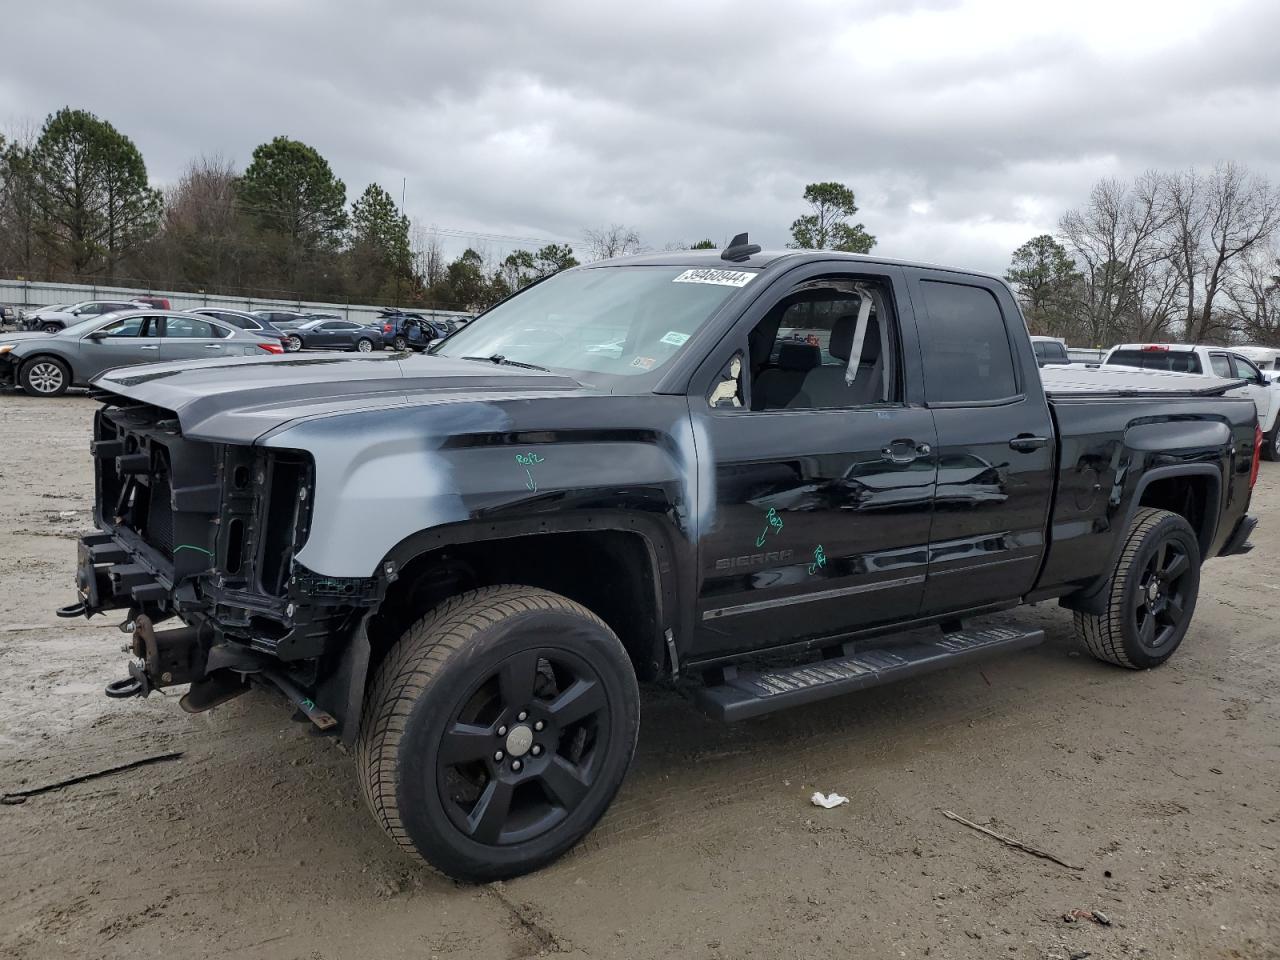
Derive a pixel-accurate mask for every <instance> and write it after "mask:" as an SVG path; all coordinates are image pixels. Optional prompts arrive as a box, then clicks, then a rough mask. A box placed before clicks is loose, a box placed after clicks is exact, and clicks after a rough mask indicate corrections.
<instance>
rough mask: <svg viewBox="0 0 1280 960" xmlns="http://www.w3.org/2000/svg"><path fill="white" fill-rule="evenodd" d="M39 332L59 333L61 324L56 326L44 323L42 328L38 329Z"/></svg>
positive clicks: (55, 324)
mask: <svg viewBox="0 0 1280 960" xmlns="http://www.w3.org/2000/svg"><path fill="white" fill-rule="evenodd" d="M40 331H41V332H42V333H61V332H62V326H61V324H57V323H46V324H45V325H44V326H42V327H41V328H40Z"/></svg>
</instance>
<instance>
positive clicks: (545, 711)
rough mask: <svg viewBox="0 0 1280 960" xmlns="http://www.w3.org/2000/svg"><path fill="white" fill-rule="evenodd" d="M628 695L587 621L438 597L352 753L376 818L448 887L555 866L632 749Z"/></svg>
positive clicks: (626, 669) (535, 602)
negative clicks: (442, 600)
mask: <svg viewBox="0 0 1280 960" xmlns="http://www.w3.org/2000/svg"><path fill="white" fill-rule="evenodd" d="M639 713H640V708H639V693H638V691H637V688H636V678H635V674H634V672H633V670H632V667H631V662H630V660H629V659H628V657H627V653H626V651H625V650H624V649H623V646H622V643H621V642H620V641H619V640H618V638H617V636H616V635H615V634H614V633H613V631H612V630H610V629H609V627H608V626H606V625H605V623H604V622H603V621H601V620H600V619H599V618H598V617H597V616H595V614H593V613H591V611H589V610H587V609H586V608H585V607H583V606H581V605H579V604H577V603H574V602H573V601H571V600H568V599H566V598H565V597H562V596H560V595H558V594H555V593H551V592H549V591H546V590H540V589H537V588H533V587H523V586H498V587H485V588H483V589H480V590H472V591H469V592H467V593H463V594H460V595H458V596H456V597H452V598H451V599H449V600H448V601H446V602H445V603H444V604H443V605H441V606H440V607H438V608H436V609H435V610H433V611H432V612H431V613H430V614H428V615H427V616H426V617H424V618H423V619H422V620H420V621H419V622H418V623H416V624H414V625H413V626H412V627H411V628H409V630H408V631H407V632H406V633H405V634H404V636H402V637H401V638H400V640H399V642H398V643H397V644H396V645H395V646H394V647H393V648H392V649H391V651H390V652H389V653H388V655H387V658H386V659H385V660H384V661H383V663H382V665H381V666H380V667H379V668H378V672H377V675H376V679H375V682H374V684H373V687H372V689H371V690H370V692H369V697H368V699H367V700H366V702H365V709H364V715H363V717H362V719H361V724H360V739H359V744H358V747H357V752H356V763H357V766H358V768H359V770H358V773H359V776H360V781H361V785H362V787H363V790H364V795H365V799H366V800H367V801H368V803H369V807H370V809H371V810H372V811H373V815H374V818H375V819H376V820H377V821H378V822H379V823H380V824H381V825H382V827H383V829H384V830H386V831H387V833H388V834H389V835H390V836H391V838H392V839H393V840H394V841H395V842H396V843H397V844H398V845H399V846H400V847H401V848H403V849H405V850H406V851H408V852H410V853H412V854H415V855H417V856H418V857H420V858H422V859H423V860H425V861H426V862H427V863H429V864H431V866H433V867H435V868H436V869H437V870H439V871H440V872H442V873H444V874H447V875H448V876H450V877H453V878H454V879H457V880H462V881H467V882H475V883H480V882H487V881H490V880H498V879H505V878H507V877H514V876H518V875H520V874H523V873H528V872H529V871H531V870H536V869H538V868H539V867H542V866H545V865H546V864H548V863H550V862H551V861H553V860H555V859H556V858H557V857H559V856H560V855H561V854H563V853H564V852H565V851H566V850H568V849H569V848H570V847H572V846H573V845H574V844H575V843H577V842H578V841H579V840H580V839H581V838H582V837H583V836H585V835H586V834H587V832H588V831H590V830H591V828H592V827H593V826H594V825H595V823H596V821H597V820H599V819H600V817H601V816H602V815H603V814H604V811H605V809H606V808H607V807H608V806H609V803H610V801H612V800H613V797H614V794H615V793H617V790H618V787H619V785H620V784H621V783H622V778H623V776H624V775H625V774H626V771H627V767H628V766H629V765H630V763H631V757H632V754H633V753H634V752H635V746H636V737H637V734H638V732H639V722H640V721H639Z"/></svg>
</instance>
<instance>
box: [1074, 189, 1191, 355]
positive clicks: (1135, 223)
mask: <svg viewBox="0 0 1280 960" xmlns="http://www.w3.org/2000/svg"><path fill="white" fill-rule="evenodd" d="M1169 222H1170V212H1169V208H1168V203H1167V202H1166V198H1165V196H1164V190H1163V178H1162V177H1161V176H1160V175H1159V174H1157V173H1155V172H1147V173H1145V174H1143V175H1142V176H1140V177H1138V178H1137V179H1136V180H1135V181H1134V182H1133V183H1126V182H1124V181H1122V180H1115V179H1107V180H1100V181H1098V182H1097V183H1096V184H1094V187H1093V190H1092V191H1091V192H1090V195H1089V202H1088V203H1086V204H1085V205H1084V206H1083V207H1081V208H1079V209H1076V210H1070V211H1068V212H1067V213H1066V214H1064V215H1063V217H1062V220H1061V221H1060V224H1059V229H1060V231H1061V234H1062V237H1063V239H1064V240H1065V241H1066V244H1067V247H1068V249H1069V250H1070V251H1071V253H1072V255H1073V256H1074V257H1075V259H1076V260H1077V262H1078V263H1079V265H1080V267H1081V272H1082V273H1083V274H1084V278H1085V279H1084V293H1085V316H1084V317H1083V318H1082V319H1083V320H1084V323H1083V326H1084V328H1085V329H1086V330H1087V332H1088V335H1089V339H1090V342H1091V345H1093V346H1101V345H1104V344H1109V343H1114V342H1116V340H1118V339H1122V338H1124V337H1127V336H1129V335H1132V334H1133V333H1136V332H1137V331H1138V330H1140V329H1142V328H1143V327H1144V326H1147V325H1149V321H1150V319H1151V307H1152V304H1150V303H1148V302H1146V301H1145V299H1144V298H1145V297H1146V296H1148V295H1149V294H1150V293H1151V292H1152V291H1153V289H1157V288H1158V289H1160V290H1163V289H1164V287H1163V285H1160V284H1156V285H1155V286H1154V287H1153V281H1152V278H1151V276H1150V274H1151V271H1152V270H1154V269H1156V268H1157V267H1161V266H1162V265H1165V264H1167V263H1168V262H1169V253H1168V248H1167V244H1166V242H1165V241H1166V238H1165V236H1164V234H1165V231H1166V228H1167V227H1168V225H1169Z"/></svg>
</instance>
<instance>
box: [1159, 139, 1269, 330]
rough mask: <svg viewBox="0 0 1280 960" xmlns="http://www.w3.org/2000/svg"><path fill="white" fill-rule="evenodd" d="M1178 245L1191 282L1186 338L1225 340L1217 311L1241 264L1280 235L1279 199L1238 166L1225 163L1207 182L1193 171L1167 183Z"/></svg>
mask: <svg viewBox="0 0 1280 960" xmlns="http://www.w3.org/2000/svg"><path fill="white" fill-rule="evenodd" d="M1167 182H1168V185H1169V186H1168V194H1169V200H1170V207H1171V211H1172V221H1171V223H1172V227H1173V231H1172V232H1173V243H1172V246H1173V247H1174V249H1175V250H1176V251H1177V256H1178V261H1179V267H1180V269H1181V270H1182V272H1183V275H1184V277H1185V280H1186V330H1185V334H1186V338H1187V340H1188V341H1189V342H1192V343H1196V342H1201V341H1212V340H1225V339H1227V338H1228V337H1229V334H1230V331H1229V330H1226V329H1224V327H1223V319H1224V317H1226V316H1230V312H1226V313H1224V312H1223V311H1220V310H1217V309H1216V305H1217V300H1218V295H1219V294H1220V293H1222V292H1223V291H1224V288H1225V287H1226V286H1228V285H1229V284H1230V282H1231V273H1232V270H1233V269H1234V267H1235V265H1236V262H1237V260H1239V258H1241V257H1244V256H1246V255H1247V254H1248V253H1249V252H1250V251H1251V250H1253V249H1255V248H1257V247H1259V246H1263V247H1265V246H1266V244H1267V243H1268V242H1269V241H1270V240H1271V238H1272V237H1274V236H1275V235H1276V233H1277V230H1280V194H1278V193H1277V192H1276V191H1275V190H1273V189H1272V187H1271V185H1270V184H1269V183H1268V182H1267V181H1266V180H1265V179H1263V178H1261V177H1258V176H1255V175H1254V174H1252V173H1250V172H1249V170H1248V168H1246V167H1244V166H1242V165H1240V164H1236V163H1220V164H1218V165H1217V166H1215V167H1214V168H1213V172H1212V173H1211V174H1209V176H1207V177H1203V176H1201V175H1199V174H1198V173H1196V172H1195V171H1194V170H1192V171H1189V172H1187V173H1184V174H1180V175H1178V176H1174V177H1170V178H1168V181H1167Z"/></svg>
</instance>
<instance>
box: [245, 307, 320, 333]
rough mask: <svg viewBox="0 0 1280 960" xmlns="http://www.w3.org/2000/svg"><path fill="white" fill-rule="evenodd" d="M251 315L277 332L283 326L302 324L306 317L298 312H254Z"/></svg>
mask: <svg viewBox="0 0 1280 960" xmlns="http://www.w3.org/2000/svg"><path fill="white" fill-rule="evenodd" d="M253 315H254V316H255V317H257V318H258V319H259V320H265V321H267V323H269V324H271V325H272V326H274V327H276V328H277V329H279V330H283V329H284V325H285V324H289V323H295V324H296V323H304V322H306V320H307V315H306V314H305V313H302V312H300V311H298V310H254V311H253Z"/></svg>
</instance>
